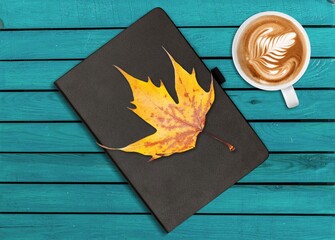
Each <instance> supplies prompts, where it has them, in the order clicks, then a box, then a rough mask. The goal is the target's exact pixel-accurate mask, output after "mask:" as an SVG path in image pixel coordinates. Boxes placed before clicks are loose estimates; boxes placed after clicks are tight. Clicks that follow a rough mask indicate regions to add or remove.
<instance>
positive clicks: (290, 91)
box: [281, 86, 299, 108]
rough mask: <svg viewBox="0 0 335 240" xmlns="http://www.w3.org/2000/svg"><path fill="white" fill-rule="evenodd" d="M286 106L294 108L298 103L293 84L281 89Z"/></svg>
mask: <svg viewBox="0 0 335 240" xmlns="http://www.w3.org/2000/svg"><path fill="white" fill-rule="evenodd" d="M281 92H282V94H283V97H284V99H285V102H286V106H287V107H288V108H294V107H296V106H298V105H299V99H298V97H297V94H296V92H295V91H294V88H293V86H289V87H287V88H284V89H282V90H281Z"/></svg>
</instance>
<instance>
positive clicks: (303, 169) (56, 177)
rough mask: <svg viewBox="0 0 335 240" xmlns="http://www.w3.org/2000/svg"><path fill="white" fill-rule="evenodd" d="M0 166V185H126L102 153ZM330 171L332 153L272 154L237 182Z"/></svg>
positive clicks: (302, 178) (11, 159)
mask: <svg viewBox="0 0 335 240" xmlns="http://www.w3.org/2000/svg"><path fill="white" fill-rule="evenodd" d="M0 166H1V169H2V170H1V171H0V182H40V183H43V182H59V183H62V182H64V183H65V182H72V183H75V182H81V183H85V182H87V183H91V182H95V183H99V182H104V183H106V182H110V183H113V182H118V183H120V182H123V183H124V182H126V180H125V179H124V178H123V177H122V176H121V174H120V172H119V171H118V169H117V168H116V167H115V165H114V164H113V162H112V161H111V160H110V159H109V158H108V157H107V156H106V155H105V154H104V153H97V154H78V153H77V154H76V153H72V154H71V153H63V154H53V153H48V154H38V153H36V154H24V153H18V154H0ZM334 169H335V154H273V153H272V154H270V156H269V158H268V159H267V160H266V161H265V162H264V163H263V164H261V165H260V166H259V167H257V168H256V169H255V170H253V171H252V172H251V173H249V174H248V175H247V176H245V177H244V178H242V179H241V180H240V181H239V182H240V183H250V182H253V183H256V182H258V183H268V182H276V183H288V182H295V183H311V182H319V183H322V182H335V174H334ZM8 187H9V188H10V186H8Z"/></svg>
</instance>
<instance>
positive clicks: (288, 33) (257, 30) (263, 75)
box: [237, 16, 305, 85]
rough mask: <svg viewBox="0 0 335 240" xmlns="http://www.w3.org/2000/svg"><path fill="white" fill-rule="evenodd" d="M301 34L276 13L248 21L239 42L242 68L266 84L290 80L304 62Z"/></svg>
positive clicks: (250, 75) (259, 81) (256, 79)
mask: <svg viewBox="0 0 335 240" xmlns="http://www.w3.org/2000/svg"><path fill="white" fill-rule="evenodd" d="M303 45H304V44H303V41H302V36H301V33H300V32H299V30H298V29H296V27H295V25H294V24H292V23H291V22H290V21H288V20H287V19H284V18H281V17H279V16H264V17H261V18H259V19H257V20H255V21H254V22H251V23H250V24H249V26H248V27H247V28H246V30H245V31H244V33H243V35H242V36H241V38H240V41H239V50H238V51H237V53H238V55H239V56H238V58H239V62H240V65H241V67H242V68H243V71H244V72H246V74H248V75H249V77H250V78H252V79H253V80H254V81H256V82H258V83H261V84H265V85H276V84H282V83H285V82H288V81H290V80H291V79H293V78H294V77H295V76H296V74H297V73H298V72H299V71H300V69H301V67H302V65H303V64H302V63H303V62H304V58H305V56H304V54H305V52H304V46H303Z"/></svg>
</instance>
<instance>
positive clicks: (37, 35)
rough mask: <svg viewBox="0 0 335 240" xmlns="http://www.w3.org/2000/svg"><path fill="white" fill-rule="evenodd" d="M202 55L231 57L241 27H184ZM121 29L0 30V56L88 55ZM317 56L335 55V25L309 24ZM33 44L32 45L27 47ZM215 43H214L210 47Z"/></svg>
mask: <svg viewBox="0 0 335 240" xmlns="http://www.w3.org/2000/svg"><path fill="white" fill-rule="evenodd" d="M180 30H181V32H182V33H183V34H184V36H185V37H186V39H187V40H188V41H189V42H190V44H191V45H192V46H193V47H194V49H195V50H196V52H197V53H198V54H199V56H202V57H204V56H205V57H230V56H231V44H232V40H233V36H234V34H235V32H236V30H237V28H181V29H180ZM120 31H121V30H120V29H107V30H106V29H104V30H49V31H43V30H37V31H2V32H0V39H1V41H0V48H1V51H0V60H14V59H23V60H25V59H73V58H85V57H87V56H88V55H89V54H91V53H92V52H94V51H95V50H97V49H98V48H99V47H101V46H102V45H103V44H104V43H106V42H107V41H108V40H110V39H112V38H113V37H115V36H116V35H117V34H118V33H119V32H120ZM306 31H307V34H308V35H309V38H310V41H311V47H312V53H311V54H312V56H313V57H318V56H321V57H335V48H334V47H333V44H334V42H335V28H306ZM27 46H29V47H27ZM208 46H211V47H208Z"/></svg>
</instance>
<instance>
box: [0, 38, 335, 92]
mask: <svg viewBox="0 0 335 240" xmlns="http://www.w3.org/2000/svg"><path fill="white" fill-rule="evenodd" d="M0 41H1V40H0ZM78 63H80V61H78V60H57V61H50V60H49V61H48V60H45V61H0V78H1V81H0V89H1V90H12V89H17V90H36V89H40V90H51V89H56V87H55V85H54V84H53V82H54V80H55V79H57V77H59V76H61V75H63V74H64V73H66V72H67V71H68V70H70V69H71V68H72V67H74V66H76V65H77V64H78ZM204 63H205V64H206V65H207V67H208V68H214V67H216V66H217V67H218V68H219V69H220V70H221V71H222V72H223V74H224V76H225V78H226V80H227V82H225V84H224V87H225V88H229V89H233V88H243V89H244V88H245V89H252V86H251V85H249V84H247V83H246V82H245V81H243V80H242V78H241V77H240V75H238V73H237V72H236V70H235V68H234V65H233V61H232V60H231V59H205V60H204ZM333 76H335V59H334V58H329V59H328V58H326V59H323V58H313V59H311V62H310V64H309V66H308V68H307V71H306V73H305V74H304V75H303V77H302V79H301V80H300V81H298V82H297V83H296V84H295V86H296V87H297V88H300V89H308V88H315V86H317V87H318V88H333V87H335V81H334V79H333V78H334V77H333Z"/></svg>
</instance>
